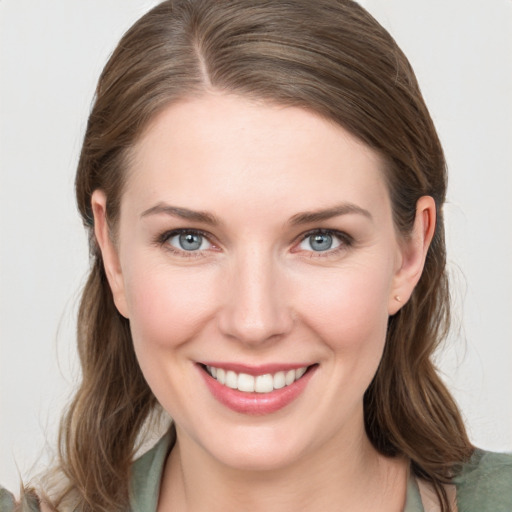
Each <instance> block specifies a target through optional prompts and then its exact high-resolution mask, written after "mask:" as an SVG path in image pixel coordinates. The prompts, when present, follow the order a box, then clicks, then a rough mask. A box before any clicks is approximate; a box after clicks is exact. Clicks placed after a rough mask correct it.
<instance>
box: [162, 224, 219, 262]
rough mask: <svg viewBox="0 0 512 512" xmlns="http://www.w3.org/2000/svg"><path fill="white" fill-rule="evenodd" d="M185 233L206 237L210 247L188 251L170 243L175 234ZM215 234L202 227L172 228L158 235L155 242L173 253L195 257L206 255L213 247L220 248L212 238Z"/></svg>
mask: <svg viewBox="0 0 512 512" xmlns="http://www.w3.org/2000/svg"><path fill="white" fill-rule="evenodd" d="M183 234H193V235H199V236H202V237H203V238H205V239H206V240H207V241H208V243H209V244H210V247H209V248H208V249H198V250H196V251H186V250H184V249H180V248H178V247H175V246H173V245H171V244H169V243H168V242H169V240H171V239H172V238H174V237H175V236H179V235H183ZM212 238H213V236H212V235H211V234H210V233H207V232H206V231H203V230H201V229H196V228H177V229H170V230H168V231H164V232H163V233H161V234H159V235H157V237H156V239H155V243H156V244H157V245H158V246H160V247H164V248H165V249H166V250H168V251H169V252H171V253H173V254H177V255H179V256H182V257H185V258H191V257H192V258H193V257H199V256H205V253H206V252H207V251H209V250H211V249H214V250H218V245H217V244H216V243H215V242H214V241H213V240H212Z"/></svg>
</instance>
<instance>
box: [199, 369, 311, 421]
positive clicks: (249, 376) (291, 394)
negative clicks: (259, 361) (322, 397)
mask: <svg viewBox="0 0 512 512" xmlns="http://www.w3.org/2000/svg"><path fill="white" fill-rule="evenodd" d="M198 368H199V369H200V372H201V374H202V376H203V378H204V379H205V382H206V385H207V387H208V388H209V390H210V392H211V393H212V395H213V396H214V398H216V399H217V400H218V401H219V402H220V403H221V404H223V405H225V406H227V407H228V408H230V409H231V410H233V411H235V412H238V413H242V414H252V415H263V414H270V413H273V412H276V411H278V410H280V409H282V408H283V407H286V406H287V405H289V404H291V403H292V402H293V401H294V400H295V399H296V398H298V397H299V396H300V394H301V393H302V392H303V391H304V390H305V388H306V386H307V384H308V382H309V380H310V379H311V376H312V375H313V374H314V373H315V370H316V369H317V368H318V365H317V364H314V365H309V366H299V365H287V366H281V367H279V366H278V365H268V366H266V367H259V368H254V367H245V366H242V365H226V364H219V363H208V364H206V363H205V364H198Z"/></svg>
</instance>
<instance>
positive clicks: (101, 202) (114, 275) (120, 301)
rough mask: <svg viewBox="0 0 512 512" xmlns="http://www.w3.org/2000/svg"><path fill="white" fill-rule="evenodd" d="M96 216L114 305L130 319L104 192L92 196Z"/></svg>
mask: <svg viewBox="0 0 512 512" xmlns="http://www.w3.org/2000/svg"><path fill="white" fill-rule="evenodd" d="M91 207H92V211H93V214H94V235H95V237H96V241H97V243H98V246H99V248H100V251H101V256H102V259H103V265H104V267H105V273H106V275H107V279H108V283H109V285H110V289H111V291H112V296H113V298H114V303H115V305H116V307H117V309H118V311H119V313H121V315H123V316H124V317H125V318H128V308H127V305H126V298H125V292H124V281H123V274H122V270H121V264H120V261H119V255H118V251H117V248H116V247H115V244H114V243H113V241H112V238H111V236H110V230H109V225H108V222H107V215H106V211H107V197H106V195H105V193H104V192H103V191H102V190H95V191H94V192H93V193H92V196H91Z"/></svg>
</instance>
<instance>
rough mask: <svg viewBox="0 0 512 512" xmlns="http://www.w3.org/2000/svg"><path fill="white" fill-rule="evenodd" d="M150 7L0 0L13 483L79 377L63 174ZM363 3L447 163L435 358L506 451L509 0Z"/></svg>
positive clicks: (72, 237) (72, 220)
mask: <svg viewBox="0 0 512 512" xmlns="http://www.w3.org/2000/svg"><path fill="white" fill-rule="evenodd" d="M155 3H156V2H154V1H144V0H46V1H44V2H41V1H40V0H0V102H1V103H0V112H1V113H0V169H1V174H0V330H1V331H0V332H1V337H0V482H2V484H3V485H6V486H7V487H9V488H11V489H13V490H15V489H17V487H18V473H19V474H21V475H23V476H24V477H26V476H27V475H29V474H30V473H31V471H34V470H36V469H40V468H44V466H45V461H46V460H47V458H48V455H47V454H46V452H45V444H46V442H47V441H48V443H49V444H50V445H53V444H54V439H55V434H56V426H57V423H58V419H59V415H60V410H61V408H62V406H63V404H64V403H65V401H66V400H67V398H68V397H69V394H70V390H71V389H72V386H73V384H74V377H73V376H74V375H76V373H77V364H76V360H75V356H74V346H73V344H74V332H73V330H74V319H73V318H74V314H75V310H76V302H77V297H78V290H79V288H80V285H81V284H82V283H83V279H84V276H85V274H86V269H87V247H86V240H85V235H84V232H83V230H82V228H81V225H80V222H79V220H78V215H77V214H76V213H75V205H74V198H73V180H74V170H75V165H76V162H77V154H78V151H79V147H80V142H81V138H82V135H83V130H84V126H85V122H86V118H87V113H88V110H89V106H90V103H91V99H92V95H93V91H94V86H95V82H96V79H97V77H98V75H99V72H100V70H101V67H102V66H103V64H104V62H105V61H106V59H107V57H108V55H109V53H110V52H111V51H112V49H113V47H114V46H115V44H116V42H117V41H118V39H119V38H120V36H121V35H122V33H123V32H124V31H125V30H126V29H127V28H128V26H129V25H130V24H131V23H132V22H133V21H134V20H135V19H136V18H138V17H139V16H140V15H141V14H142V13H143V12H145V11H146V10H147V9H148V8H149V7H151V6H152V5H154V4H155ZM362 3H363V4H364V5H365V6H366V7H367V8H368V9H369V10H370V12H372V13H373V14H374V15H375V16H376V17H377V19H379V20H380V21H381V23H383V24H384V25H385V26H386V27H387V28H388V29H389V30H390V31H391V33H392V34H393V35H394V36H395V38H396V39H397V41H398V43H399V44H400V45H401V46H402V48H403V49H404V51H405V52H406V54H407V55H408V57H409V58H410V60H411V62H412V64H413V66H414V68H415V70H416V72H417V75H418V78H419V80H420V84H421V85H422V89H423V91H424V95H425V97H426V100H427V103H428V105H429V107H430V109H431V112H432V115H433V117H434V120H435V122H436V124H437V127H438V129H439V132H440V135H441V139H442V141H443V143H444V146H445V150H446V155H447V159H448V163H449V169H450V187H449V204H448V205H447V208H446V213H447V223H448V242H449V257H450V271H451V274H452V276H453V284H454V299H455V304H456V305H455V312H456V313H457V318H458V320H457V322H456V324H457V325H458V328H456V329H454V332H453V335H452V339H451V340H450V345H449V348H448V349H446V350H445V352H444V353H442V354H440V356H439V361H440V365H441V368H442V369H443V371H444V374H445V377H446V381H447V382H448V384H449V385H450V388H451V390H452V391H453V393H454V394H455V396H456V398H457V400H458V402H459V404H460V406H461V407H462V410H463V412H464V415H465V417H466V419H467V421H468V426H469V430H470V434H471V437H472V439H473V441H474V442H475V443H476V444H478V445H480V446H482V447H485V448H489V449H495V450H509V451H510V450H512V400H511V397H512V371H511V370H512V339H511V332H512V270H511V269H512V265H511V262H512V236H511V232H512V228H511V221H512V207H511V201H510V198H511V196H512V172H511V169H512V152H511V150H510V147H511V143H512V58H511V55H512V51H511V50H512V2H511V1H510V0H490V1H485V2H482V1H481V0H414V1H411V0H380V1H378V0H366V1H364V2H362ZM457 325H456V327H457ZM462 326H463V327H462ZM38 459H39V462H38V463H36V460H38Z"/></svg>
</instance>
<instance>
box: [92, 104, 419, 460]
mask: <svg viewBox="0 0 512 512" xmlns="http://www.w3.org/2000/svg"><path fill="white" fill-rule="evenodd" d="M104 199H105V198H104V197H103V195H102V193H101V192H96V193H95V195H94V196H93V208H94V211H95V214H96V218H97V234H98V238H99V240H100V244H101V246H102V250H103V254H104V259H105V263H106V266H107V273H108V276H109V280H110V283H111V286H112V289H113V292H114V297H115V300H116V304H117V306H118V308H119V310H120V312H121V313H122V314H123V315H124V316H126V317H127V318H129V320H130V326H131V330H132V335H133V343H134V346H135V351H136V354H137V358H138V360H139V363H140V367H141V369H142V371H143V373H144V375H145V378H146V379H147V382H148V384H149V386H150V387H151V389H152V391H153V392H154V394H155V396H156V397H157V399H158V400H159V402H160V403H161V404H162V406H163V407H164V408H165V409H166V410H167V411H168V413H169V414H170V415H171V416H172V417H173V418H174V420H175V422H176V425H177V429H178V439H179V442H180V443H182V444H183V445H185V444H186V445H187V446H188V447H189V448H190V449H193V450H198V452H197V453H202V454H203V455H207V456H208V457H213V458H214V459H216V460H218V461H221V462H222V463H224V464H227V465H230V466H233V467H238V468H253V469H254V468H276V467H282V466H283V465H286V464H290V463H292V462H296V461H298V460H300V459H301V458H307V457H308V456H311V455H312V454H314V453H317V452H319V450H324V449H325V450H333V449H336V448H337V447H341V446H343V444H344V443H346V442H347V441H348V442H353V441H354V440H358V439H361V437H364V426H363V405H362V402H363V394H364V392H365V390H366V388H367V387H368V385H369V384H370V382H371V380H372V378H373V376H374V374H375V372H376V370H377V366H378V364H379V361H380V359H381V355H382V351H383V348H384V342H385V334H386V326H387V321H388V316H389V315H390V314H393V313H395V312H396V311H397V309H398V307H399V303H398V301H397V300H396V298H395V297H396V296H397V295H400V296H402V297H403V299H405V298H407V296H408V294H409V293H410V291H411V290H412V286H413V283H412V280H411V277H410V274H411V272H412V271H411V269H410V266H411V262H410V261H409V260H411V258H412V256H410V254H409V253H410V252H411V251H410V250H409V249H408V248H407V244H406V243H405V242H403V241H401V240H400V239H399V238H398V237H397V235H396V232H395V229H394V225H393V222H392V215H391V205H390V200H389V195H388V191H387V189H386V184H385V181H384V177H383V164H382V162H381V160H380V159H379V157H378V156H377V155H376V153H374V152H373V151H372V150H370V149H369V148H368V147H366V146H365V145H363V144H362V143H361V142H359V141H358V140H356V139H355V138H353V137H352V136H351V135H350V134H349V133H348V132H346V131H345V130H343V129H342V128H341V127H340V126H337V125H335V124H332V123H330V122H328V121H326V120H324V119H322V118H320V117H318V116H317V115H315V114H313V113H310V112H307V111H305V110H301V109H298V108H291V107H282V106H275V105H269V104H265V103H256V102H251V101H249V100H247V99H243V98H241V97H236V96H229V95H222V94H209V95H205V96H203V97H200V98H198V99H191V100H189V101H183V102H180V103H177V104H174V105H172V106H170V107H168V108H167V109H166V110H164V111H163V112H162V113H161V114H160V115H159V116H158V117H157V118H156V119H155V120H154V121H153V123H152V124H151V125H150V127H149V128H148V129H147V130H146V132H145V133H144V135H143V136H142V138H141V140H140V141H139V143H138V144H137V146H136V148H135V154H134V159H133V161H132V164H131V168H130V172H129V174H128V179H127V184H126V189H125V192H124V195H123V197H122V201H121V213H120V221H119V226H118V238H117V245H116V246H115V247H114V246H113V245H112V244H111V243H110V242H109V241H108V240H107V238H106V235H105V233H106V231H105V226H104V222H103V217H102V216H103V212H104ZM102 229H103V234H102ZM410 281H411V282H410ZM403 299H402V300H403ZM304 371H305V373H304ZM234 388H237V389H234ZM238 388H240V389H238Z"/></svg>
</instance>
